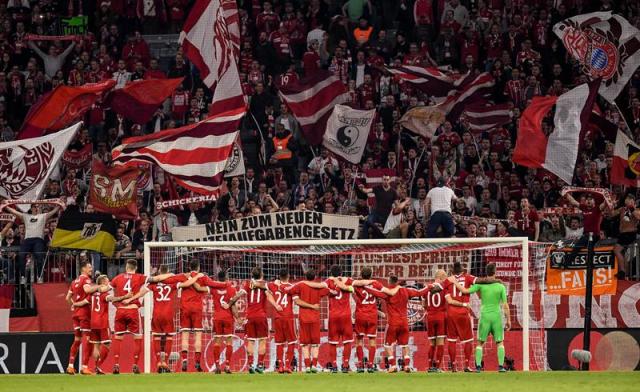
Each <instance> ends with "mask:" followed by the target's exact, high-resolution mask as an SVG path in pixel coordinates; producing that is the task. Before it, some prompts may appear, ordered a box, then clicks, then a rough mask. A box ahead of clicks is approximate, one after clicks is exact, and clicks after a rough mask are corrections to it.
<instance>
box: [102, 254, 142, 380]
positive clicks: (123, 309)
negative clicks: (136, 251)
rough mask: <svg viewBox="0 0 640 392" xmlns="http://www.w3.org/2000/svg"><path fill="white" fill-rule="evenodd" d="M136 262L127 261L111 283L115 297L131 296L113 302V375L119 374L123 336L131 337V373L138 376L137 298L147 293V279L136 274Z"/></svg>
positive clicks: (140, 336)
mask: <svg viewBox="0 0 640 392" xmlns="http://www.w3.org/2000/svg"><path fill="white" fill-rule="evenodd" d="M137 268H138V262H137V261H136V260H135V259H128V260H127V262H126V266H125V272H124V273H122V274H120V275H118V276H116V277H115V278H113V280H112V281H111V287H112V288H113V290H114V296H115V297H125V296H128V295H131V297H130V298H127V299H123V300H122V301H118V302H115V301H114V305H115V306H116V317H115V323H114V340H113V347H112V352H113V374H120V345H121V344H122V340H123V339H124V334H126V333H130V334H132V335H133V342H134V350H133V369H132V371H133V373H135V374H139V373H140V367H139V366H138V360H139V359H140V352H141V351H142V329H141V325H140V307H141V306H142V303H141V302H140V300H139V298H141V297H142V296H143V295H145V294H146V293H147V292H148V289H147V288H146V287H145V283H146V281H147V277H146V276H145V275H143V274H138V273H136V270H137Z"/></svg>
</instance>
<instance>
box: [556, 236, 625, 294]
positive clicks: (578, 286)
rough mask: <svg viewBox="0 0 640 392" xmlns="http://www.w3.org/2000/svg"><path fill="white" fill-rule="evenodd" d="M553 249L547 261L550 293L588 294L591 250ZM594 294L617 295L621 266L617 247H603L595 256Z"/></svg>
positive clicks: (599, 248)
mask: <svg viewBox="0 0 640 392" xmlns="http://www.w3.org/2000/svg"><path fill="white" fill-rule="evenodd" d="M574 252H575V250H574V248H573V247H562V248H558V247H555V246H554V247H552V248H551V250H550V252H549V257H548V258H547V294H560V295H584V293H585V290H586V275H587V270H586V268H587V248H581V249H580V250H579V251H577V252H575V254H574ZM593 268H594V269H593V295H603V294H615V293H616V285H617V281H618V280H617V278H616V274H617V273H618V263H617V262H616V256H615V254H614V253H613V246H599V247H596V248H595V249H594V255H593Z"/></svg>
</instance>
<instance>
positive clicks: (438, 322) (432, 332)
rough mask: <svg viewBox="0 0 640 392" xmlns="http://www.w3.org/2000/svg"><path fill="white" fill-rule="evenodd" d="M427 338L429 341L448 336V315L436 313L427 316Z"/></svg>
mask: <svg viewBox="0 0 640 392" xmlns="http://www.w3.org/2000/svg"><path fill="white" fill-rule="evenodd" d="M427 336H428V337H429V339H435V338H444V337H445V336H447V315H446V313H442V312H441V313H434V314H431V315H427Z"/></svg>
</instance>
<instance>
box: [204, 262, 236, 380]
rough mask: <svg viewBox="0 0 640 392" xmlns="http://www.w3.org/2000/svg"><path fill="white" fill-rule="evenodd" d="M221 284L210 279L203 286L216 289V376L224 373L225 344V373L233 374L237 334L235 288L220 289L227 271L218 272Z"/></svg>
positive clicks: (225, 278) (214, 344)
mask: <svg viewBox="0 0 640 392" xmlns="http://www.w3.org/2000/svg"><path fill="white" fill-rule="evenodd" d="M218 280H219V282H214V281H212V280H211V279H209V278H206V279H204V280H203V282H202V283H203V284H204V285H205V286H207V287H212V288H214V289H213V290H211V297H212V299H213V331H214V338H213V358H214V361H215V363H216V370H215V372H216V374H220V373H222V367H223V365H222V362H221V353H222V347H221V343H223V342H224V345H225V347H224V372H225V373H227V374H229V373H231V356H232V355H233V334H234V332H235V318H236V308H235V306H234V305H233V304H232V303H231V300H232V299H233V298H234V297H235V296H236V294H237V291H236V289H235V287H233V286H231V285H227V286H226V287H224V288H220V287H219V284H220V283H224V282H226V281H227V273H226V271H220V272H218Z"/></svg>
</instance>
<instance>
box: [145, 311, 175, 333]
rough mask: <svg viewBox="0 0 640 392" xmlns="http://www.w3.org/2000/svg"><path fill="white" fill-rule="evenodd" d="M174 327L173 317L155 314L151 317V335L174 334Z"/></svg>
mask: <svg viewBox="0 0 640 392" xmlns="http://www.w3.org/2000/svg"><path fill="white" fill-rule="evenodd" d="M175 333H176V327H175V326H174V325H173V318H172V317H171V318H169V317H158V316H155V317H153V318H152V319H151V334H152V335H175Z"/></svg>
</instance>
